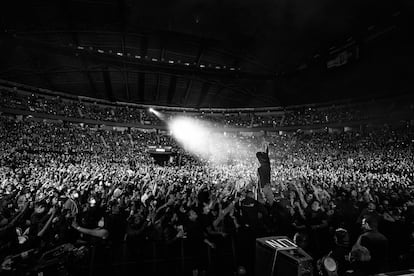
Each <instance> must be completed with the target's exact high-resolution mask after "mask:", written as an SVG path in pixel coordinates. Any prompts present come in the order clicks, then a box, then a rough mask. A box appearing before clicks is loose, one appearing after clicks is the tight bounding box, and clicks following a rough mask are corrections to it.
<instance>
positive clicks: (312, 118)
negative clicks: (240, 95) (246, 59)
mask: <svg viewBox="0 0 414 276" xmlns="http://www.w3.org/2000/svg"><path fill="white" fill-rule="evenodd" d="M1 107H4V108H13V109H18V110H25V111H31V112H36V113H44V114H49V115H60V116H64V117H67V118H77V119H89V120H97V121H106V122H117V123H130V124H139V125H151V126H160V125H163V121H162V120H160V119H159V118H158V117H157V116H154V115H153V114H152V113H151V112H149V111H148V110H147V109H146V108H144V107H142V106H139V105H132V104H130V105H128V104H122V105H121V104H117V103H109V102H105V103H104V102H102V101H94V100H93V99H89V98H88V99H86V98H76V97H73V96H71V97H65V96H60V95H53V94H39V93H32V92H30V91H25V90H18V89H12V88H0V108H1ZM176 112H177V111H171V110H170V111H166V112H165V114H166V115H167V117H169V116H174V114H175V113H176ZM401 112H402V113H405V114H411V115H412V114H413V113H414V99H413V98H412V97H408V98H407V97H400V98H395V99H391V100H390V99H388V100H382V101H378V102H364V103H354V104H350V103H348V104H345V103H342V104H336V105H335V104H332V105H327V106H319V107H318V106H316V107H308V106H302V107H295V108H289V109H286V110H278V111H274V110H273V111H272V110H267V111H266V110H265V109H263V110H260V111H237V112H236V111H222V112H219V111H214V112H213V111H211V112H208V111H202V112H199V111H197V110H193V111H191V110H190V113H191V116H192V117H195V118H199V119H205V120H209V121H210V122H211V123H212V124H214V125H216V126H224V127H238V128H260V127H262V128H264V127H266V128H276V127H291V126H299V127H300V126H310V125H312V126H315V125H326V124H337V123H345V122H347V123H349V122H356V121H367V120H373V119H378V118H385V117H387V115H390V114H397V113H401ZM179 113H181V112H179Z"/></svg>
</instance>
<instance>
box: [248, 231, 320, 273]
mask: <svg viewBox="0 0 414 276" xmlns="http://www.w3.org/2000/svg"><path fill="white" fill-rule="evenodd" d="M255 275H256V276H284V275H289V276H312V275H313V266H312V257H311V256H309V255H308V254H307V253H306V252H305V251H303V250H302V249H301V248H300V247H298V246H297V245H296V244H294V243H293V242H292V241H291V240H289V238H288V237H285V236H277V237H266V238H259V239H256V262H255Z"/></svg>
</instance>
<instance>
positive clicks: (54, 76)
mask: <svg viewBox="0 0 414 276" xmlns="http://www.w3.org/2000/svg"><path fill="white" fill-rule="evenodd" d="M6 2H7V3H6ZM0 5H1V6H0V8H1V10H2V17H1V21H0V24H1V31H2V34H1V37H0V78H1V79H6V80H10V81H16V82H21V83H24V84H29V85H33V86H37V87H42V88H47V89H52V90H57V91H64V92H68V93H72V94H79V95H84V96H89V97H97V98H104V99H108V100H111V101H129V102H136V103H146V104H160V105H171V106H185V107H252V106H287V105H295V104H304V103H314V102H322V101H336V100H340V99H344V98H357V97H361V96H364V97H379V96H384V95H391V94H401V93H407V92H408V91H410V90H411V89H412V88H413V84H412V82H411V81H410V77H411V76H412V73H413V69H411V67H412V66H411V64H412V63H413V61H414V55H413V53H412V48H413V46H414V43H413V42H412V40H413V39H412V38H411V36H412V34H413V33H414V32H413V31H414V30H413V27H412V26H414V24H413V20H412V18H413V15H414V13H413V6H414V5H413V4H412V1H409V0H389V1H383V0H380V1H378V0H376V1H374V0H364V1H361V0H347V1H339V0H315V1H303V0H222V1H218V0H168V1H166V0H151V1H136V0H118V1H112V0H87V1H83V0H60V1H56V0H55V1H46V0H32V1H19V0H16V1H2V3H1V4H0ZM328 64H330V65H329V66H328ZM328 67H330V68H328Z"/></svg>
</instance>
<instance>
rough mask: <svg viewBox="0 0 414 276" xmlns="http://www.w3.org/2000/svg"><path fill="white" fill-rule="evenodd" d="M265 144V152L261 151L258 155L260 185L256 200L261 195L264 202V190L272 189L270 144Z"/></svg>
mask: <svg viewBox="0 0 414 276" xmlns="http://www.w3.org/2000/svg"><path fill="white" fill-rule="evenodd" d="M263 144H264V151H263V152H262V151H259V152H257V153H256V157H257V160H258V161H259V163H260V167H259V168H258V169H257V177H258V185H257V194H256V198H258V195H259V194H260V195H261V196H262V198H263V200H264V197H263V195H262V193H263V188H265V187H266V186H267V187H268V188H270V159H269V144H268V143H265V142H264V143H263Z"/></svg>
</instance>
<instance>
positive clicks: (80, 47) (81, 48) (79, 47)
mask: <svg viewBox="0 0 414 276" xmlns="http://www.w3.org/2000/svg"><path fill="white" fill-rule="evenodd" d="M77 48H78V49H79V50H83V49H85V48H84V47H82V46H78V47H77Z"/></svg>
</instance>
